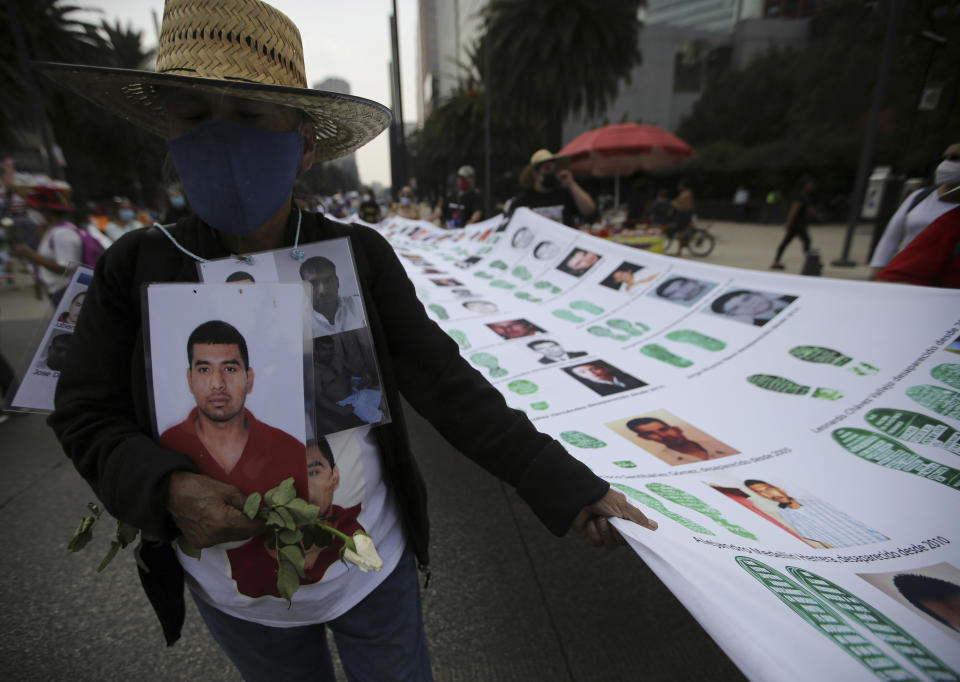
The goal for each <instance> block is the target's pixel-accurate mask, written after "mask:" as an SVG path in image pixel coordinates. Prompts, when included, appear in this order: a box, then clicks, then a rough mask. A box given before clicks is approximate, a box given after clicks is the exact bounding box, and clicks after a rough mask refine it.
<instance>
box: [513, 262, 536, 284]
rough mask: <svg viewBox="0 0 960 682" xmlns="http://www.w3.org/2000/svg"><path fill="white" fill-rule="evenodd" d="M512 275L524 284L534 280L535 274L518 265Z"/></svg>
mask: <svg viewBox="0 0 960 682" xmlns="http://www.w3.org/2000/svg"><path fill="white" fill-rule="evenodd" d="M510 274H511V275H513V276H514V277H516V278H517V279H522V280H523V281H524V282H528V281H530V280H531V279H533V273H532V272H530V271H529V270H527V269H526V268H525V267H524V266H522V265H518V266H517V267H515V268H514V269H513V270H512V271H511V272H510Z"/></svg>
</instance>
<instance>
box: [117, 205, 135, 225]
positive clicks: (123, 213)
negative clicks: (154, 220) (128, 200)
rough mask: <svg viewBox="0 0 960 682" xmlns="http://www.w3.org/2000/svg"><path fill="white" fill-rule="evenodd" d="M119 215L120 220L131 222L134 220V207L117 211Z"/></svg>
mask: <svg viewBox="0 0 960 682" xmlns="http://www.w3.org/2000/svg"><path fill="white" fill-rule="evenodd" d="M117 215H118V216H119V217H120V220H122V221H123V222H125V223H129V222H130V221H131V220H133V218H134V215H135V214H134V212H133V209H129V208H121V209H120V210H119V211H117Z"/></svg>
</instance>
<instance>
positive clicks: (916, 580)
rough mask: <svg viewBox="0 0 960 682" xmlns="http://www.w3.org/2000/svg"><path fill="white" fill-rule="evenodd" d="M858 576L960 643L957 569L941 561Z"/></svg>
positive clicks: (958, 573)
mask: <svg viewBox="0 0 960 682" xmlns="http://www.w3.org/2000/svg"><path fill="white" fill-rule="evenodd" d="M857 575H858V576H859V577H860V578H863V579H864V580H866V581H867V582H868V583H870V584H871V585H873V586H874V587H876V588H877V589H878V590H880V591H881V592H883V593H885V594H886V595H887V596H888V597H891V598H893V599H895V600H896V601H898V602H900V603H901V604H902V605H903V606H905V607H906V608H907V609H909V610H910V611H912V612H913V613H915V614H917V615H919V616H920V617H921V618H923V619H925V620H926V621H927V622H928V623H931V624H932V625H934V626H936V627H938V628H939V629H940V630H942V631H943V632H945V633H947V634H949V635H950V636H951V637H954V638H955V639H957V640H960V569H958V568H957V567H956V566H954V565H952V564H949V563H946V562H941V563H937V564H932V565H929V566H917V567H915V568H909V569H901V570H899V571H887V572H885V573H858V574H857Z"/></svg>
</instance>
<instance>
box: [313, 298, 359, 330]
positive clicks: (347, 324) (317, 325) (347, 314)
mask: <svg viewBox="0 0 960 682" xmlns="http://www.w3.org/2000/svg"><path fill="white" fill-rule="evenodd" d="M366 326H367V325H366V323H365V322H364V320H363V307H362V306H361V305H360V297H359V296H340V297H338V298H337V312H336V313H335V314H334V316H333V322H332V323H331V322H330V320H328V319H327V316H326V315H324V314H323V313H318V312H317V311H316V310H314V311H313V337H314V338H317V337H318V336H328V335H330V334H338V333H340V332H348V331H350V330H352V329H360V328H361V327H366Z"/></svg>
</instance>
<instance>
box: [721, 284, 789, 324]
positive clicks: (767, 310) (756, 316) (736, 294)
mask: <svg viewBox="0 0 960 682" xmlns="http://www.w3.org/2000/svg"><path fill="white" fill-rule="evenodd" d="M796 300H797V297H796V296H786V295H782V294H775V293H771V292H768V291H754V290H751V289H732V290H730V291H727V292H726V293H724V294H723V295H721V296H718V297H717V298H716V299H715V300H714V301H713V302H711V303H710V306H709V308H708V309H707V310H705V311H704V312H709V313H712V314H714V315H719V316H721V317H725V318H727V319H730V320H736V321H737V322H743V323H744V324H752V325H754V326H755V327H762V326H763V325H765V324H766V323H767V322H769V321H770V320H772V319H773V318H774V317H776V316H777V315H779V314H780V313H781V312H782V311H783V309H784V308H786V307H787V306H788V305H790V304H791V303H793V302H794V301H796Z"/></svg>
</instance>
